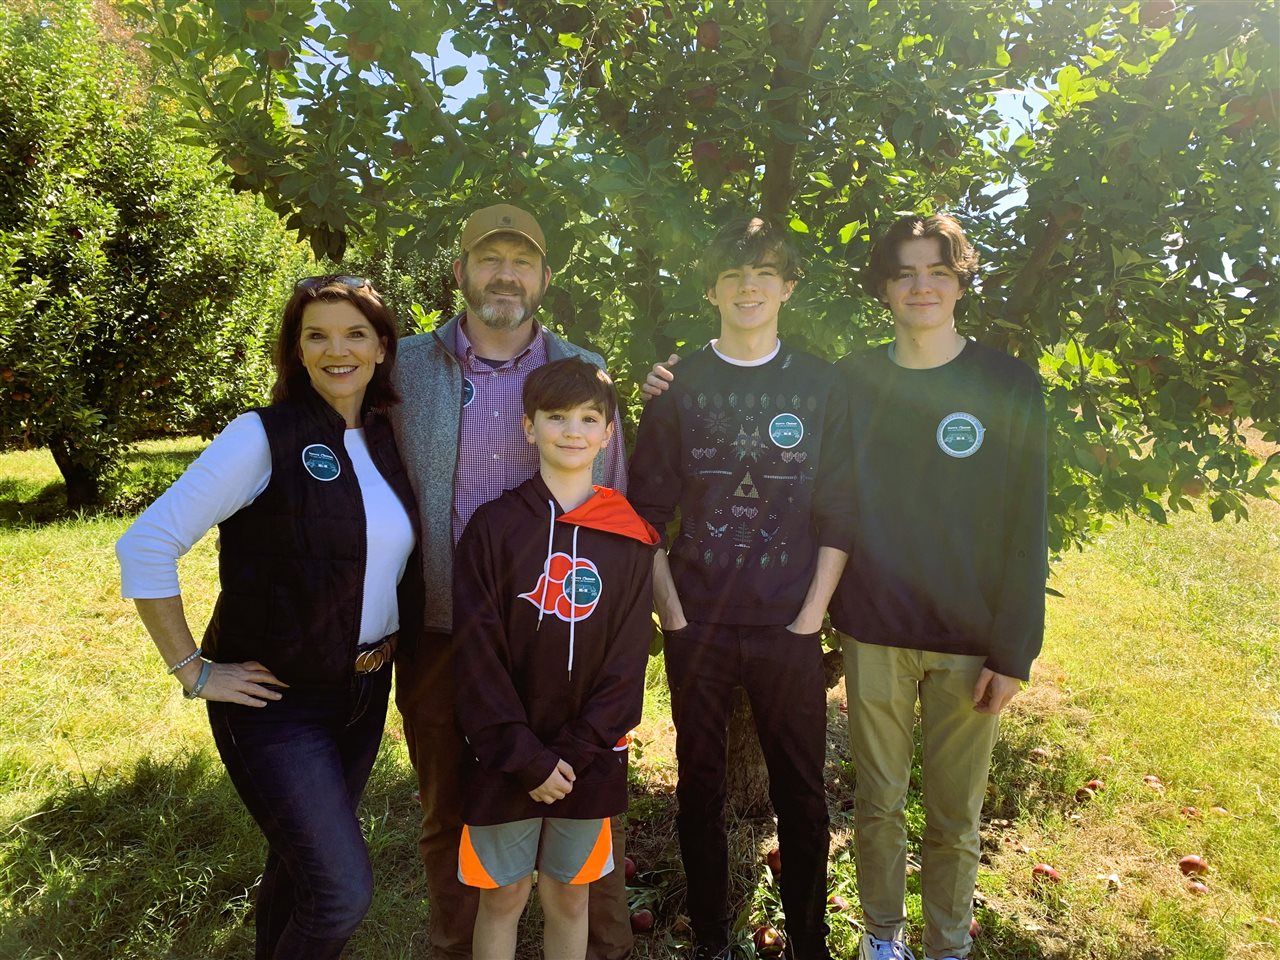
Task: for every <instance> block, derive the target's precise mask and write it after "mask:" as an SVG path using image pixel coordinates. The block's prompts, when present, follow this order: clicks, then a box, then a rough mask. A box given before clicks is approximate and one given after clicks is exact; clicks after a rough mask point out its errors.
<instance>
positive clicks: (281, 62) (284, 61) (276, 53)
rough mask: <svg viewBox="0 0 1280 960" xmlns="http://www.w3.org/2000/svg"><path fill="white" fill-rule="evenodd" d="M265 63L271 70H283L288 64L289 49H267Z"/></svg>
mask: <svg viewBox="0 0 1280 960" xmlns="http://www.w3.org/2000/svg"><path fill="white" fill-rule="evenodd" d="M267 65H268V66H269V67H271V69H272V70H283V69H284V68H285V67H287V66H289V51H288V50H286V49H284V48H281V49H279V50H268V51H267Z"/></svg>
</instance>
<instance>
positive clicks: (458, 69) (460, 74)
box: [440, 63, 467, 87]
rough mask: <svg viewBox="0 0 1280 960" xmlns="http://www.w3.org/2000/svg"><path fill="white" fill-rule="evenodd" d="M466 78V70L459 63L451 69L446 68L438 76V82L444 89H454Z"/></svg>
mask: <svg viewBox="0 0 1280 960" xmlns="http://www.w3.org/2000/svg"><path fill="white" fill-rule="evenodd" d="M466 78H467V68H466V67H465V66H463V65H462V64H460V63H458V64H454V65H453V66H452V67H447V68H446V69H445V70H444V71H443V72H442V73H441V74H440V82H441V83H442V84H444V85H445V86H446V87H456V86H457V85H458V84H460V83H461V82H462V81H463V80H465V79H466Z"/></svg>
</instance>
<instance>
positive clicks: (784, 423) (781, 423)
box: [769, 413, 804, 450]
mask: <svg viewBox="0 0 1280 960" xmlns="http://www.w3.org/2000/svg"><path fill="white" fill-rule="evenodd" d="M769 439H770V440H772V441H773V442H774V444H776V445H777V446H779V447H782V449H784V450H790V449H791V448H792V447H794V446H796V444H798V443H799V442H800V441H801V440H803V439H804V422H803V421H802V420H801V419H800V418H799V417H797V416H796V415H795V414H794V413H780V414H778V415H777V416H776V417H774V418H773V419H772V420H770V421H769Z"/></svg>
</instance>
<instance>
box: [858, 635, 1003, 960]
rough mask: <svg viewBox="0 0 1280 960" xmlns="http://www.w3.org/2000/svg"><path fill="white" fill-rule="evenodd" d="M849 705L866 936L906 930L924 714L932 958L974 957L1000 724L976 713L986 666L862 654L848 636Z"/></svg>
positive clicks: (969, 660) (927, 936) (902, 654)
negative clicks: (912, 795) (983, 837)
mask: <svg viewBox="0 0 1280 960" xmlns="http://www.w3.org/2000/svg"><path fill="white" fill-rule="evenodd" d="M841 643H842V648H843V652H844V664H845V683H846V685H847V690H848V697H849V747H850V750H851V752H852V755H853V761H854V765H855V767H856V769H857V787H856V788H855V790H854V803H855V806H854V828H855V853H856V862H857V868H858V895H859V898H860V899H861V901H862V908H863V911H864V913H865V916H866V925H867V929H868V930H869V931H870V932H871V933H872V934H873V935H874V936H876V937H878V938H880V939H883V940H889V939H895V938H897V937H900V936H901V935H902V931H903V928H904V927H905V925H906V907H905V904H904V899H905V891H906V853H907V831H906V822H905V819H904V816H903V810H904V807H905V805H906V798H907V787H908V785H909V783H910V780H911V755H912V752H913V749H914V745H913V741H912V730H913V728H914V726H915V704H916V700H917V699H918V700H919V701H920V719H921V726H922V733H923V741H924V771H923V772H924V783H923V792H924V807H925V828H924V836H923V837H922V838H921V860H922V863H921V877H920V880H921V893H922V900H923V907H924V923H925V932H924V952H925V955H926V956H927V957H965V956H967V955H968V953H969V948H970V944H971V941H970V938H969V921H970V920H971V919H972V916H973V891H974V884H975V882H976V880H977V876H978V857H979V854H980V846H979V836H978V827H979V821H980V818H981V815H982V799H983V796H984V794H985V791H986V786H987V773H988V771H989V769H990V766H991V750H992V748H993V747H994V746H995V740H996V729H997V723H996V718H995V717H993V716H989V715H987V714H981V713H977V712H976V711H975V710H974V709H973V687H974V684H975V683H976V682H977V680H978V674H979V673H980V672H981V670H982V667H983V658H982V657H968V656H960V655H956V654H945V653H928V652H925V651H922V650H908V649H899V648H897V647H883V646H878V645H876V644H869V643H859V642H858V641H856V640H854V639H853V638H852V637H848V636H845V635H843V634H841Z"/></svg>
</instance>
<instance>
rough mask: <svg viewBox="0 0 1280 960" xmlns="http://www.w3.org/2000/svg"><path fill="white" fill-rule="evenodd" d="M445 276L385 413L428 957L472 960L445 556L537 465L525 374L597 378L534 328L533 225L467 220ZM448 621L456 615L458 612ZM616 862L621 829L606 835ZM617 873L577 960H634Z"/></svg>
mask: <svg viewBox="0 0 1280 960" xmlns="http://www.w3.org/2000/svg"><path fill="white" fill-rule="evenodd" d="M461 248H462V250H461V254H460V256H459V258H458V260H457V261H455V262H454V265H453V275H454V278H455V279H456V280H457V282H458V286H459V287H460V288H461V290H462V295H463V299H464V300H465V301H466V304H467V309H466V311H465V312H463V313H462V314H460V315H459V316H456V317H454V318H453V319H451V320H449V321H448V322H447V323H445V324H443V325H442V326H440V327H438V328H437V329H435V330H433V331H431V332H430V333H424V334H419V335H417V336H413V337H408V338H406V339H405V340H402V341H401V342H400V354H399V357H398V359H397V365H396V375H395V384H396V387H397V389H398V390H399V391H400V394H401V396H402V397H403V403H401V404H399V405H398V406H396V407H394V408H393V413H392V425H393V427H394V428H395V432H396V439H397V442H398V443H399V447H400V452H401V456H402V457H403V459H404V462H405V467H406V468H407V469H408V471H409V477H410V481H411V483H412V485H413V489H414V494H415V495H416V497H417V500H418V505H419V510H420V516H421V522H422V536H421V540H420V542H421V550H422V569H423V579H424V584H425V592H426V609H425V628H426V633H425V635H424V638H423V641H422V643H421V644H419V645H418V647H417V649H416V650H408V651H404V653H403V654H401V655H400V656H398V658H397V663H396V705H397V706H398V707H399V709H400V712H401V714H402V715H403V716H404V726H405V741H406V744H407V746H408V748H409V756H410V758H411V759H412V761H413V765H414V769H415V770H416V771H417V774H418V785H419V790H420V793H421V796H422V808H423V818H422V836H421V838H420V847H421V853H422V859H423V863H424V864H425V866H426V873H427V890H428V895H429V897H430V901H431V918H432V923H431V927H432V932H431V942H432V948H433V952H432V955H433V956H434V957H436V958H437V960H441V958H449V960H453V958H456V960H463V958H467V960H469V958H470V957H471V938H472V929H473V927H474V925H475V914H476V905H477V892H476V890H475V889H474V888H468V887H465V886H463V885H462V884H461V883H460V882H459V881H458V878H457V874H458V844H459V840H460V837H461V832H462V815H461V798H460V795H459V790H460V784H459V771H460V761H461V759H462V756H463V750H464V749H465V745H464V743H463V741H462V737H461V734H460V733H459V732H458V727H457V724H456V722H455V719H454V699H453V681H452V668H451V662H450V656H449V651H450V635H451V632H452V630H453V628H454V616H455V611H454V610H453V604H452V587H453V549H454V546H455V545H456V544H457V542H458V539H459V538H460V537H461V536H462V531H463V528H464V527H466V525H467V521H468V520H470V519H471V515H472V513H474V512H475V510H476V509H477V508H478V507H479V506H480V505H481V504H483V503H487V502H488V501H490V500H492V499H494V498H495V497H497V496H498V495H499V494H501V493H502V492H503V491H504V490H507V489H511V488H513V487H516V486H518V485H519V484H521V483H523V482H524V481H525V480H528V479H529V478H530V477H531V476H533V474H534V472H535V471H536V470H537V469H538V452H537V450H536V448H534V447H532V446H531V445H530V444H529V443H528V441H527V440H526V439H525V435H524V429H523V423H522V417H523V415H524V408H523V405H522V403H521V391H522V389H523V386H524V380H525V378H526V377H527V376H528V374H529V373H530V371H532V370H535V369H537V368H538V367H540V366H542V365H544V364H546V363H548V362H550V361H552V360H559V359H562V358H564V357H570V356H578V357H582V358H584V359H586V360H588V361H590V362H591V363H593V364H595V365H596V366H597V367H601V368H603V366H604V361H603V359H602V358H601V357H600V356H598V355H597V354H594V353H590V352H588V351H586V350H583V349H581V348H580V347H576V346H574V345H573V344H571V343H569V342H567V341H565V340H564V339H562V338H560V337H558V336H556V334H554V333H553V332H552V331H550V330H548V329H547V328H545V327H543V326H541V325H540V324H539V323H538V322H537V321H536V320H534V314H535V313H536V312H537V310H538V306H539V305H540V304H541V302H542V298H543V295H544V294H545V293H546V290H547V285H548V283H550V280H551V270H550V268H549V267H548V266H547V260H546V239H545V237H544V235H543V232H542V228H541V227H540V226H539V225H538V222H537V220H535V219H534V217H533V216H532V215H531V214H529V213H528V212H526V211H524V210H521V209H519V208H518V207H513V206H511V205H509V204H498V205H496V206H491V207H486V208H484V209H483V210H478V211H476V212H475V213H474V214H472V215H471V217H470V219H468V220H467V223H466V226H464V227H463V230H462V240H461ZM593 472H594V476H595V479H596V482H597V483H602V484H604V485H606V486H610V487H614V488H615V489H624V488H625V487H624V485H625V464H624V460H623V449H622V429H621V425H620V424H619V423H617V422H616V421H615V425H614V430H613V436H612V438H611V440H610V443H609V445H608V448H607V449H606V451H605V453H604V454H603V455H602V456H601V457H600V458H598V459H597V461H596V463H595V467H594V471H593ZM456 613H457V616H466V615H467V611H465V610H459V611H457V612H456ZM613 843H614V849H615V850H616V851H617V861H618V862H619V863H621V862H622V850H623V829H622V824H621V818H618V823H617V824H616V825H615V830H614V836H613ZM624 882H625V881H624V878H623V876H622V871H621V870H614V871H613V872H612V873H610V874H608V875H606V876H605V877H603V878H602V879H601V880H599V881H597V882H596V883H595V884H592V891H591V902H590V931H591V932H590V942H589V944H588V954H587V955H588V957H591V958H593V960H615V958H625V957H629V956H630V955H631V950H632V938H631V929H630V926H629V924H628V915H627V908H626V889H625V886H624Z"/></svg>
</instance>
